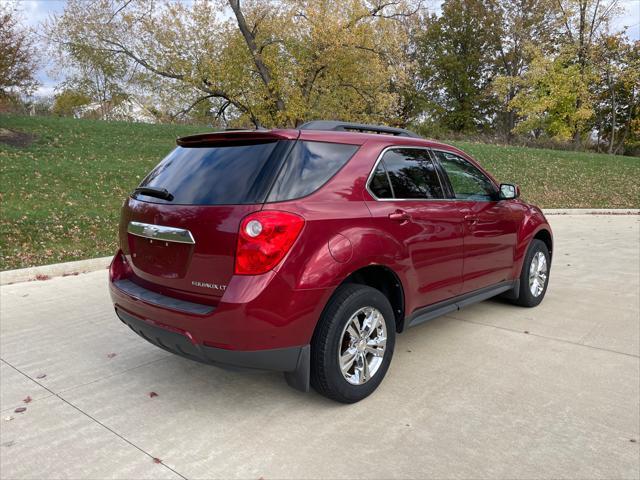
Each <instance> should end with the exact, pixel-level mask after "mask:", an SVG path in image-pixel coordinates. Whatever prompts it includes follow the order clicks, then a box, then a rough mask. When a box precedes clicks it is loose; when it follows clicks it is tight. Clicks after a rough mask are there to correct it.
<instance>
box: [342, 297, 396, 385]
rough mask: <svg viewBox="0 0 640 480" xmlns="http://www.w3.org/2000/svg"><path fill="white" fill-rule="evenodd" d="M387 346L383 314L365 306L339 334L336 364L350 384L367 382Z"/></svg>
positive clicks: (380, 360)
mask: <svg viewBox="0 0 640 480" xmlns="http://www.w3.org/2000/svg"><path fill="white" fill-rule="evenodd" d="M386 347H387V325H386V323H385V321H384V317H383V316H382V313H380V311H379V310H378V309H376V308H373V307H364V308H361V309H360V310H358V311H357V312H356V313H354V314H353V315H352V316H351V318H350V319H349V321H348V322H347V324H346V325H345V327H344V329H343V330H342V335H341V336H340V348H339V349H338V364H339V365H340V370H341V371H342V376H343V377H344V378H345V380H346V381H347V382H349V383H350V384H352V385H362V384H363V383H366V382H367V381H369V380H370V379H371V378H372V377H373V376H374V375H375V374H376V372H377V371H378V370H379V369H380V365H382V360H383V358H384V353H385V350H386Z"/></svg>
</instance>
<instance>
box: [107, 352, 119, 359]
mask: <svg viewBox="0 0 640 480" xmlns="http://www.w3.org/2000/svg"><path fill="white" fill-rule="evenodd" d="M116 355H117V353H108V354H107V358H113V357H115V356H116Z"/></svg>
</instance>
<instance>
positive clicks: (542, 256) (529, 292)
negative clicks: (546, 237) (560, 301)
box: [516, 239, 551, 307]
mask: <svg viewBox="0 0 640 480" xmlns="http://www.w3.org/2000/svg"><path fill="white" fill-rule="evenodd" d="M550 267H551V257H550V256H549V249H548V248H547V245H546V244H545V243H544V242H543V241H541V240H537V239H535V240H533V241H532V242H531V245H529V249H528V250H527V254H526V256H525V258H524V262H523V264H522V272H521V273H520V294H519V295H518V299H517V300H516V303H517V304H518V305H521V306H523V307H535V306H536V305H538V304H540V302H542V299H543V298H544V295H545V293H547V286H548V285H549V271H550Z"/></svg>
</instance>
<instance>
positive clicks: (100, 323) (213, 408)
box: [0, 216, 640, 479]
mask: <svg viewBox="0 0 640 480" xmlns="http://www.w3.org/2000/svg"><path fill="white" fill-rule="evenodd" d="M551 223H552V226H553V227H554V229H555V235H556V251H555V252H554V265H553V269H552V274H551V285H550V288H549V292H548V294H547V298H546V299H545V301H544V302H543V304H542V305H541V306H539V307H538V308H535V309H523V308H519V307H514V306H511V305H508V304H505V303H501V302H498V301H487V302H484V303H482V304H478V305H475V306H473V307H469V308H468V309H466V310H464V311H460V312H458V313H456V314H455V315H449V316H447V317H444V318H440V319H437V320H434V321H432V322H429V323H427V324H424V325H421V326H419V327H416V328H414V329H412V330H409V331H408V332H406V333H405V334H403V335H401V336H400V337H399V338H398V343H397V346H396V354H395V357H394V360H393V363H392V365H391V369H390V370H389V373H388V375H387V378H386V379H385V381H384V382H383V384H382V385H381V387H380V388H379V390H378V391H377V392H376V393H375V394H374V395H373V396H372V397H370V398H368V399H366V400H365V401H363V402H361V403H359V404H356V405H350V406H345V405H339V404H336V403H333V402H331V401H329V400H326V399H324V398H323V397H320V396H319V395H317V394H316V393H314V392H311V393H309V394H303V393H299V392H297V391H294V390H292V389H290V388H288V387H287V386H286V384H285V383H284V380H283V379H282V376H281V375H279V374H254V373H251V374H249V373H232V372H226V371H223V370H219V369H217V368H215V367H209V366H205V365H200V364H197V363H193V362H190V361H188V360H184V359H181V358H178V357H176V356H173V355H170V354H168V353H165V352H164V351H161V350H159V349H157V348H155V347H153V346H151V345H149V344H147V343H146V342H145V341H143V340H141V339H139V338H138V337H137V336H136V335H135V334H133V332H131V331H130V330H129V329H128V328H126V327H125V326H124V325H122V324H121V323H120V322H119V321H118V320H117V319H116V317H115V315H114V313H113V311H112V308H111V304H110V302H109V298H108V295H107V289H106V279H107V275H106V272H105V271H100V272H95V273H90V274H84V275H79V276H74V277H65V278H55V279H53V280H49V281H41V282H30V283H23V284H15V285H9V286H4V287H2V288H1V295H2V296H1V335H0V339H1V341H0V347H1V350H0V356H1V358H2V362H1V365H0V375H1V379H2V383H1V393H2V395H1V398H0V409H1V419H0V429H1V430H0V444H1V445H0V476H1V477H2V478H7V479H9V478H34V479H36V478H37V479H41V478H255V479H258V478H261V477H263V478H265V479H270V478H271V479H273V478H361V477H370V478H409V477H412V478H425V477H440V478H445V477H446V478H543V477H544V478H596V477H598V478H629V479H637V478H638V477H639V476H640V465H639V464H640V460H639V458H640V443H639V442H640V438H639V437H640V426H639V423H640V412H639V410H640V399H639V383H640V372H639V362H640V361H639V337H640V331H639V328H640V318H639V316H640V306H639V295H640V294H639V289H640V255H639V254H640V232H639V217H638V216H554V217H551ZM45 375H46V376H45ZM150 392H155V393H157V396H153V397H150V395H149V393H150ZM27 397H30V398H31V401H30V402H28V403H23V399H26V398H27ZM17 407H26V411H24V412H22V413H15V412H14V410H15V409H16V408H17ZM154 458H155V459H156V460H154Z"/></svg>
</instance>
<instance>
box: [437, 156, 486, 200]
mask: <svg viewBox="0 0 640 480" xmlns="http://www.w3.org/2000/svg"><path fill="white" fill-rule="evenodd" d="M434 154H435V155H436V157H437V158H438V160H439V162H440V165H442V168H443V169H444V171H445V172H446V174H447V176H448V177H449V182H450V183H451V187H452V188H453V193H454V195H455V197H456V198H457V199H460V200H476V201H490V200H493V198H494V196H495V193H496V189H495V187H494V185H493V183H492V182H491V180H489V179H488V178H487V176H486V175H485V174H484V173H482V172H481V171H480V170H478V169H477V168H476V167H475V166H474V165H472V164H471V163H469V162H468V161H466V160H465V159H463V158H461V157H459V156H457V155H454V154H452V153H449V152H441V151H434Z"/></svg>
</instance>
